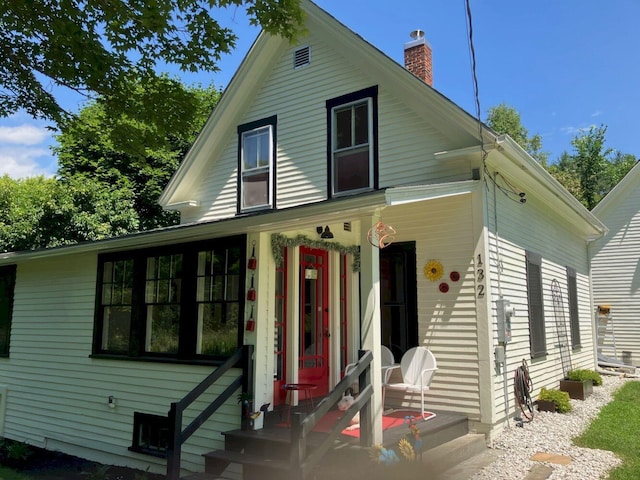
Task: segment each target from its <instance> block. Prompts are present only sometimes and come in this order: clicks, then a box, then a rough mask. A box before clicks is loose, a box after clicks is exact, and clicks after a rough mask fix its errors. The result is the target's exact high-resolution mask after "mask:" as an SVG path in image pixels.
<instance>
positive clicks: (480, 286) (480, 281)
mask: <svg viewBox="0 0 640 480" xmlns="http://www.w3.org/2000/svg"><path fill="white" fill-rule="evenodd" d="M476 282H477V287H476V288H477V291H478V298H482V297H484V264H483V263H482V254H481V253H479V254H478V263H476Z"/></svg>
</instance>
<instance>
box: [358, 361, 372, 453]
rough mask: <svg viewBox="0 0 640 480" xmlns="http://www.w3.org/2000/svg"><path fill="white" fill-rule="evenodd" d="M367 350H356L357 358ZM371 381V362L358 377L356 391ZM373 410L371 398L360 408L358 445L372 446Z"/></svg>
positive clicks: (362, 388) (361, 389) (360, 390)
mask: <svg viewBox="0 0 640 480" xmlns="http://www.w3.org/2000/svg"><path fill="white" fill-rule="evenodd" d="M365 353H367V350H359V351H358V359H362V357H363V356H364V354H365ZM370 383H371V364H369V365H368V366H367V368H365V369H364V370H363V372H362V373H361V374H360V376H359V377H358V391H359V392H362V391H363V390H364V389H365V387H366V386H367V385H369V384H370ZM372 414H373V410H372V408H371V399H370V400H369V401H368V402H366V403H365V404H364V405H363V406H362V409H361V410H360V446H361V447H371V446H373V428H372V427H373V415H372Z"/></svg>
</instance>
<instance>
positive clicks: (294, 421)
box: [289, 412, 307, 480]
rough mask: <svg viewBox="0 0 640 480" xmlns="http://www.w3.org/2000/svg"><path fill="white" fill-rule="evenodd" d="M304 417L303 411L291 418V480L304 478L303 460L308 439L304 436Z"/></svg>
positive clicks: (302, 479)
mask: <svg viewBox="0 0 640 480" xmlns="http://www.w3.org/2000/svg"><path fill="white" fill-rule="evenodd" d="M304 418H305V414H304V413H301V412H296V413H294V414H293V417H292V418H291V454H290V457H289V462H290V465H291V479H290V480H304V473H303V471H302V461H303V460H304V458H305V457H306V456H307V439H306V438H302V421H303V420H304Z"/></svg>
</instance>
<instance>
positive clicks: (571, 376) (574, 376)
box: [567, 369, 602, 387]
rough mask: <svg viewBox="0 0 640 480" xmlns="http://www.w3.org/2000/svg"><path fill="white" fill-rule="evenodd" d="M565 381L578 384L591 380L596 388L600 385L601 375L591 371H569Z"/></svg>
mask: <svg viewBox="0 0 640 480" xmlns="http://www.w3.org/2000/svg"><path fill="white" fill-rule="evenodd" d="M567 380H577V381H579V382H582V381H584V380H591V381H592V382H593V384H594V385H595V386H596V387H598V386H600V385H602V375H600V374H599V373H598V372H594V371H593V370H581V369H576V370H571V371H570V372H568V373H567Z"/></svg>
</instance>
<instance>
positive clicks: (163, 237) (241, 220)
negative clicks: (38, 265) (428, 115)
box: [0, 190, 389, 265]
mask: <svg viewBox="0 0 640 480" xmlns="http://www.w3.org/2000/svg"><path fill="white" fill-rule="evenodd" d="M387 205H389V204H388V200H387V198H386V191H385V190H378V191H375V192H371V193H366V194H362V195H357V196H353V197H345V198H340V199H331V200H326V201H321V202H316V203H312V204H308V205H300V206H296V207H291V208H286V209H282V210H276V211H268V212H263V213H258V214H251V215H242V216H236V217H233V218H228V219H221V220H215V221H210V222H196V223H188V224H181V225H175V226H171V227H164V228H159V229H155V230H149V231H145V232H138V233H132V234H128V235H123V236H120V237H114V238H107V239H103V240H96V241H90V242H83V243H79V244H74V245H66V246H60V247H53V248H40V249H36V250H25V251H19V252H5V253H0V265H8V264H13V263H16V262H23V261H30V260H36V259H44V258H53V257H58V256H63V255H78V254H84V253H105V252H112V251H118V250H128V249H142V248H147V247H154V246H162V245H170V244H174V243H182V242H192V241H198V240H207V239H211V238H217V237H224V236H232V235H239V234H244V233H249V232H269V231H274V232H277V231H283V230H286V229H290V228H300V227H301V226H307V225H308V226H314V225H316V223H317V222H318V218H322V221H323V222H325V221H326V222H331V221H344V218H345V217H347V216H348V217H354V216H362V215H371V214H373V213H374V212H375V211H376V210H378V209H380V208H384V207H386V206H387Z"/></svg>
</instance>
